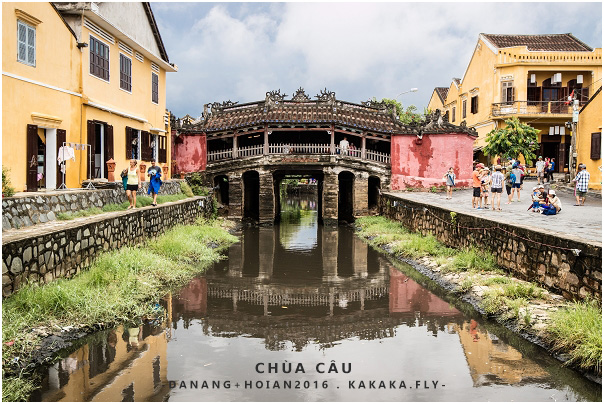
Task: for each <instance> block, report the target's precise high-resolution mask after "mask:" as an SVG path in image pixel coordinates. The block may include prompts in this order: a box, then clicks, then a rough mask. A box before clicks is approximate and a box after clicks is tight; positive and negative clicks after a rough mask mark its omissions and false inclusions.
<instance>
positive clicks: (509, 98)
mask: <svg viewBox="0 0 604 404" xmlns="http://www.w3.org/2000/svg"><path fill="white" fill-rule="evenodd" d="M501 102H502V103H505V104H511V103H513V102H514V82H513V81H503V82H502V83H501Z"/></svg>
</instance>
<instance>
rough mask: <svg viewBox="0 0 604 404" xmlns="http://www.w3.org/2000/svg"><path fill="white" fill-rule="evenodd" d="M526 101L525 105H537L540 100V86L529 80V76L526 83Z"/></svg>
mask: <svg viewBox="0 0 604 404" xmlns="http://www.w3.org/2000/svg"><path fill="white" fill-rule="evenodd" d="M526 101H527V105H539V101H541V87H538V86H537V83H536V82H535V83H533V82H531V79H530V78H529V79H527V83H526Z"/></svg>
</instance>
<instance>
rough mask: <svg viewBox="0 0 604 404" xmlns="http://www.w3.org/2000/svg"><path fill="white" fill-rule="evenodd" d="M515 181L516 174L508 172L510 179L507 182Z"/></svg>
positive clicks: (513, 182)
mask: <svg viewBox="0 0 604 404" xmlns="http://www.w3.org/2000/svg"><path fill="white" fill-rule="evenodd" d="M515 183H516V174H514V173H510V179H509V180H508V184H515Z"/></svg>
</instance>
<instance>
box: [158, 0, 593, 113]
mask: <svg viewBox="0 0 604 404" xmlns="http://www.w3.org/2000/svg"><path fill="white" fill-rule="evenodd" d="M170 4H171V3H170ZM191 5H193V6H191ZM178 7H181V6H180V5H179V6H178ZM153 8H154V10H155V14H156V18H157V19H158V21H159V24H160V29H161V32H162V36H163V38H164V43H165V45H166V48H167V50H168V53H169V55H170V59H171V61H173V62H175V63H176V64H178V65H179V69H180V70H179V72H178V73H175V74H169V75H168V90H167V91H168V107H169V108H170V109H172V111H173V112H175V113H176V115H178V116H182V115H184V114H185V113H191V114H198V113H199V112H200V111H201V110H202V109H203V104H204V103H208V102H214V101H223V100H227V99H231V100H233V101H235V100H237V101H240V102H249V101H255V100H259V99H263V98H264V93H265V92H266V91H269V90H274V89H278V88H280V89H281V90H282V92H285V93H287V94H292V92H293V91H295V90H296V89H297V88H298V87H299V86H302V87H304V88H305V89H306V92H307V94H309V95H311V96H314V95H315V94H317V93H318V92H319V91H320V89H323V88H324V87H327V88H328V89H330V90H332V91H336V95H337V97H338V98H339V99H343V100H347V101H352V102H359V101H361V100H366V99H368V98H369V97H372V96H376V97H378V98H382V97H393V96H395V95H396V94H398V93H400V92H402V91H404V90H406V89H409V88H411V87H418V88H419V89H420V91H419V92H418V93H411V94H406V95H404V96H402V97H401V101H403V103H404V104H410V103H414V104H416V105H417V106H418V107H420V108H421V107H423V106H424V105H425V104H426V103H427V102H428V99H429V97H430V95H431V93H432V90H433V89H434V87H436V86H449V84H450V82H451V78H452V77H462V76H463V74H464V71H465V69H466V67H467V64H468V62H469V59H470V56H471V54H472V52H473V50H474V46H475V44H476V41H477V39H478V35H479V33H481V32H486V33H501V34H506V33H507V34H511V33H524V34H537V33H563V32H573V33H574V34H575V36H577V37H578V38H579V39H581V40H583V41H584V42H586V43H588V44H589V45H591V46H594V47H601V33H602V28H601V27H602V22H601V10H602V5H601V4H599V3H467V4H464V3H284V4H282V3H271V4H268V5H267V4H259V3H244V4H237V3H220V4H217V5H212V4H207V3H204V4H199V5H198V4H196V3H186V7H184V9H183V10H184V11H181V10H179V9H178V8H177V9H172V8H170V7H165V6H164V5H161V3H153ZM196 9H199V10H201V11H202V12H201V13H200V14H201V15H199V17H196V13H195V11H194V10H196ZM181 12H185V13H186V15H181V18H177V16H178V15H179V13H181ZM561 15H563V16H564V18H563V19H561V18H560V16H561ZM183 21H187V23H184V22H183ZM596 41H597V42H596Z"/></svg>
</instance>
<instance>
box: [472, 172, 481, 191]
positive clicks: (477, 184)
mask: <svg viewBox="0 0 604 404" xmlns="http://www.w3.org/2000/svg"><path fill="white" fill-rule="evenodd" d="M479 175H480V172H479V171H478V170H474V172H473V173H472V186H473V187H474V188H480V178H478V176H479Z"/></svg>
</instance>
